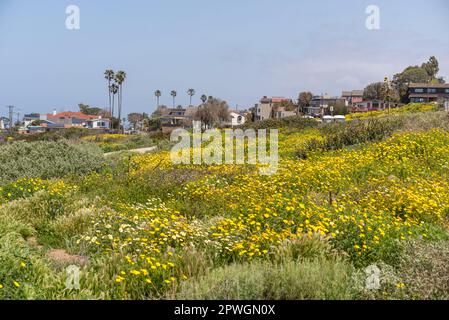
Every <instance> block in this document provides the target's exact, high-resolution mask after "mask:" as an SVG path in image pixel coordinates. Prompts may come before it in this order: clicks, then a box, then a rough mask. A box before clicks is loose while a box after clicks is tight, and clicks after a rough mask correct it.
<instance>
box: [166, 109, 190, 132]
mask: <svg viewBox="0 0 449 320" xmlns="http://www.w3.org/2000/svg"><path fill="white" fill-rule="evenodd" d="M197 110H198V107H187V108H179V107H178V108H165V109H162V112H163V113H162V115H161V117H160V119H161V126H162V132H164V133H170V132H172V131H173V130H175V129H179V128H185V127H189V128H190V127H192V125H193V118H194V115H195V113H196V111H197Z"/></svg>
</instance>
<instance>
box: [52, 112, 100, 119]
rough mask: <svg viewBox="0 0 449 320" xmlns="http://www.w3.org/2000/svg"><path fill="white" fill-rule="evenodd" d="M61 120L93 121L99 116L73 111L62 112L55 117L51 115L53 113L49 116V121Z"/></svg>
mask: <svg viewBox="0 0 449 320" xmlns="http://www.w3.org/2000/svg"><path fill="white" fill-rule="evenodd" d="M61 118H65V119H70V118H76V119H83V120H92V119H98V116H89V115H87V114H84V113H82V112H71V111H66V112H60V113H57V114H55V115H54V114H51V113H50V114H47V119H61Z"/></svg>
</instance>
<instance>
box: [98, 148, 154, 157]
mask: <svg viewBox="0 0 449 320" xmlns="http://www.w3.org/2000/svg"><path fill="white" fill-rule="evenodd" d="M156 149H157V147H147V148H140V149H132V150H121V151H115V152H108V153H105V154H104V156H105V157H107V156H111V155H114V154H118V153H121V152H134V153H140V154H144V153H147V152H152V151H154V150H156Z"/></svg>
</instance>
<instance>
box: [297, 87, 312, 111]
mask: <svg viewBox="0 0 449 320" xmlns="http://www.w3.org/2000/svg"><path fill="white" fill-rule="evenodd" d="M312 99H313V94H312V92H308V91H307V92H301V93H300V94H299V97H298V104H299V108H300V109H301V110H304V108H306V107H308V106H310V102H311V101H312Z"/></svg>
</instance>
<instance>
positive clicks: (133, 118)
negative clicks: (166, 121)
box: [128, 112, 144, 130]
mask: <svg viewBox="0 0 449 320" xmlns="http://www.w3.org/2000/svg"><path fill="white" fill-rule="evenodd" d="M143 119H144V115H143V114H142V113H135V112H134V113H130V114H128V121H129V122H130V123H131V124H132V125H133V128H134V130H136V126H137V124H138V123H139V122H140V121H142V120H143Z"/></svg>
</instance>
